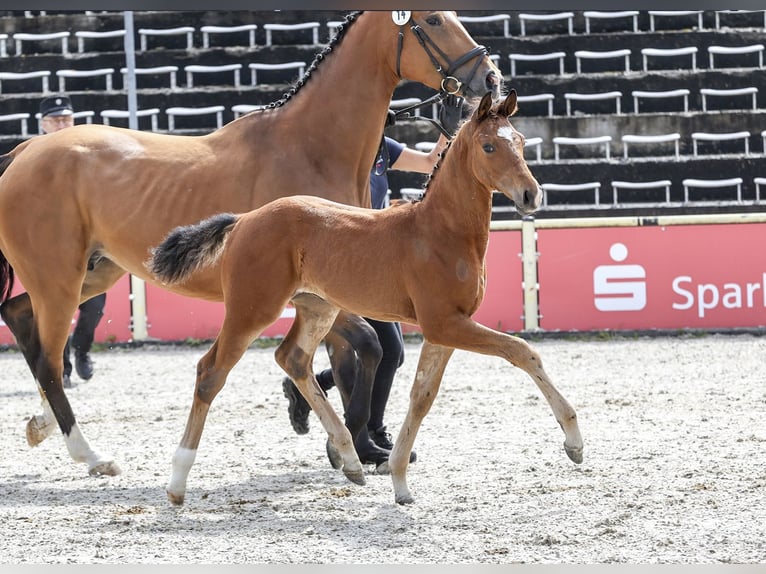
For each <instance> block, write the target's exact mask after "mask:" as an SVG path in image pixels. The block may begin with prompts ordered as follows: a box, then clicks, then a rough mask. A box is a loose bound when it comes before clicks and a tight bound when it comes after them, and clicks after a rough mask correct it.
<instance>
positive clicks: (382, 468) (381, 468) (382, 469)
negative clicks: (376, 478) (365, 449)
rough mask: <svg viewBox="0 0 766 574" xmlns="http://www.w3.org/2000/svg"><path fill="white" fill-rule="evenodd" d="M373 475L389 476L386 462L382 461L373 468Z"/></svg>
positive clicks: (389, 470)
mask: <svg viewBox="0 0 766 574" xmlns="http://www.w3.org/2000/svg"><path fill="white" fill-rule="evenodd" d="M375 474H391V467H390V466H389V465H388V461H387V460H384V461H383V462H381V463H380V464H379V465H378V466H376V467H375Z"/></svg>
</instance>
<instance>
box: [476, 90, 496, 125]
mask: <svg viewBox="0 0 766 574" xmlns="http://www.w3.org/2000/svg"><path fill="white" fill-rule="evenodd" d="M491 109H492V92H487V93H486V94H484V96H483V97H482V98H481V102H479V107H478V108H477V109H476V119H477V120H478V121H480V122H481V121H483V120H485V119H487V116H489V111H490V110H491Z"/></svg>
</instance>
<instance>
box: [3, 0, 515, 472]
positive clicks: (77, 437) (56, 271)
mask: <svg viewBox="0 0 766 574" xmlns="http://www.w3.org/2000/svg"><path fill="white" fill-rule="evenodd" d="M410 24H413V25H415V24H417V25H418V26H419V28H418V30H419V31H423V32H425V33H426V34H427V35H428V37H430V38H431V39H432V40H433V42H434V44H436V45H437V46H438V47H439V48H440V49H441V51H442V52H443V53H444V54H446V56H447V57H449V58H450V59H451V60H452V61H455V60H457V59H459V58H460V56H462V55H464V54H466V53H473V54H475V55H476V56H477V57H478V59H472V60H469V61H467V62H466V63H465V64H463V65H461V66H459V67H458V68H457V70H456V71H455V72H454V74H455V75H456V76H458V77H459V78H460V79H461V80H463V81H464V82H465V85H464V86H463V91H465V92H466V95H468V96H481V95H483V94H484V93H485V92H486V91H487V90H493V91H494V92H495V93H496V95H498V94H499V91H498V90H499V83H500V80H499V78H501V76H500V74H499V73H498V71H497V68H496V67H495V66H494V65H493V64H492V62H491V61H490V60H489V58H488V57H486V55H484V53H483V52H481V51H480V52H481V53H477V52H475V50H476V49H477V48H478V46H477V44H476V43H475V42H474V41H473V40H472V39H471V37H470V36H469V35H468V33H467V32H466V31H465V29H464V28H463V26H462V25H461V24H460V22H459V21H458V19H457V16H456V14H455V13H454V12H414V13H413V14H412V18H411V21H410V22H409V23H408V24H407V25H405V26H401V27H400V26H398V25H396V24H395V23H394V22H393V21H392V18H391V12H388V11H385V12H365V13H362V14H361V15H359V16H358V18H356V19H355V20H353V21H349V22H348V23H347V24H346V25H345V26H344V27H343V30H341V31H340V32H339V33H338V36H337V38H338V40H336V41H335V42H333V43H332V44H331V47H332V49H331V50H328V51H326V52H325V53H324V54H323V56H324V57H323V58H322V59H321V64H320V58H317V60H316V61H315V64H317V65H316V66H314V65H312V71H311V72H310V73H309V74H307V76H306V77H305V84H303V85H302V87H301V88H300V90H296V91H295V92H294V94H293V95H292V97H290V98H288V99H287V101H285V102H284V104H283V105H278V106H275V107H273V108H272V109H268V110H265V111H262V112H255V113H252V114H248V115H246V116H244V117H242V118H240V119H239V120H236V121H234V122H231V123H230V124H228V125H226V126H224V127H223V128H221V129H219V130H217V131H215V132H213V133H211V134H209V135H206V136H202V137H185V136H174V135H165V134H157V133H146V132H138V131H132V130H125V129H120V128H114V127H106V126H100V125H82V126H75V127H73V128H69V129H66V130H62V131H60V132H56V133H53V134H49V135H45V136H41V137H36V138H33V139H31V140H29V141H27V142H24V143H23V144H21V145H19V146H18V147H16V148H15V149H14V150H13V151H12V152H11V153H10V154H7V155H6V156H3V157H2V158H0V173H2V177H0V278H3V277H4V278H5V279H6V280H7V278H8V275H9V274H10V273H11V269H13V270H15V272H16V274H17V276H18V277H19V278H20V279H21V281H22V283H23V284H24V287H25V288H26V289H27V293H25V294H23V295H20V296H18V297H15V298H13V299H10V300H8V301H7V302H3V304H2V306H1V307H0V312H1V313H2V316H3V319H4V320H5V322H6V323H7V324H8V325H9V327H10V328H11V329H12V331H13V333H14V335H15V336H16V340H17V343H18V345H19V347H20V348H21V350H22V351H23V353H24V356H25V358H26V360H27V362H28V364H29V366H30V368H31V369H32V372H33V374H34V376H35V379H36V381H37V382H38V385H39V387H40V392H41V395H42V397H43V407H44V414H43V415H42V416H36V417H33V418H32V419H30V421H29V423H28V425H27V438H28V441H29V442H30V444H32V445H34V444H37V443H39V442H40V441H42V440H43V439H45V438H46V437H47V436H49V435H50V434H51V433H52V432H54V430H55V426H56V423H58V426H59V428H60V429H61V431H62V432H63V433H64V439H65V441H66V444H67V447H68V449H69V452H70V454H71V456H72V457H73V458H74V459H75V460H77V461H82V462H86V463H87V464H88V468H89V471H90V472H91V473H100V474H116V473H117V472H119V467H118V466H117V465H116V464H114V462H113V461H112V460H110V459H109V458H106V457H103V456H101V455H100V454H98V453H96V452H95V451H93V450H92V449H91V448H90V446H89V444H88V443H87V441H86V440H85V439H84V437H83V436H82V434H81V433H80V431H79V430H78V429H77V425H76V422H75V418H74V413H73V412H72V409H71V406H70V404H69V401H68V400H67V397H66V395H65V394H64V391H63V388H62V382H61V381H62V371H63V365H62V360H61V357H62V351H63V349H64V344H65V342H66V338H67V334H68V332H69V328H70V322H71V318H72V315H73V314H74V313H75V311H76V309H77V305H78V304H79V303H80V302H81V301H83V300H85V299H88V298H90V297H92V296H94V295H96V294H98V293H101V292H104V291H106V290H107V289H109V288H110V287H111V286H112V285H114V283H115V282H116V281H117V280H118V279H119V278H120V277H122V276H123V275H124V274H125V273H126V272H130V273H133V274H135V275H137V276H139V277H141V278H143V279H145V280H147V281H153V278H152V277H151V275H149V274H148V273H147V272H146V269H145V268H144V266H143V262H144V261H145V260H146V258H147V256H148V255H149V248H150V246H153V245H156V244H157V243H158V242H159V241H160V240H161V239H162V237H163V236H164V235H165V234H166V233H167V232H168V231H169V230H170V229H172V228H173V227H175V226H178V225H185V224H189V223H192V222H195V221H199V220H200V219H202V218H205V217H209V216H210V215H212V214H214V213H218V212H222V211H239V212H244V211H248V210H250V209H254V208H255V207H258V206H261V205H263V204H265V203H267V202H268V201H271V200H273V199H275V198H277V197H280V196H283V195H291V194H297V193H305V194H318V195H319V194H324V195H325V196H326V197H328V198H330V199H333V200H336V201H339V202H341V203H348V204H353V205H359V206H367V205H369V203H370V196H369V189H368V181H369V174H370V168H371V167H372V163H373V160H374V156H375V153H376V150H377V147H378V145H379V143H380V137H381V134H382V131H383V126H384V121H385V118H386V111H387V110H388V104H389V102H390V99H391V97H392V95H393V91H394V88H395V87H396V86H397V84H398V83H399V81H400V79H401V78H400V77H399V75H398V70H401V76H402V77H405V78H409V79H411V80H415V81H418V82H422V83H424V84H426V85H428V86H430V87H432V88H434V89H439V87H440V85H441V82H442V79H443V75H444V74H443V72H442V71H440V70H438V69H437V67H436V66H435V65H434V62H433V61H432V59H431V56H429V54H428V53H427V52H426V50H424V48H423V46H421V44H420V42H419V40H418V39H417V38H416V37H415V30H414V29H411V27H410ZM400 33H401V40H402V42H401V53H400V54H398V49H397V46H398V40H399V38H400ZM472 58H473V56H472ZM475 65H478V67H477V68H474V66H475ZM447 67H448V66H446V65H445V66H444V68H445V69H446V68H447ZM314 68H315V69H314ZM474 69H475V74H472V71H473V70H474ZM3 169H4V173H3ZM6 259H7V261H6ZM89 260H90V261H91V262H95V265H94V267H93V269H92V270H89V269H88V262H89ZM7 286H8V283H7V281H6V282H5V283H4V284H0V293H2V292H5V289H6V287H7ZM173 290H174V291H176V292H177V293H181V294H184V295H189V296H193V297H199V298H203V299H209V300H213V301H221V300H222V299H223V292H222V288H221V284H220V274H219V273H218V271H217V270H216V269H209V270H205V271H203V272H201V273H198V274H196V275H195V277H194V278H193V279H192V280H190V281H188V282H186V283H185V284H184V285H182V286H175V287H174V288H173ZM6 298H7V297H6ZM33 310H34V313H33ZM346 319H349V320H351V319H350V318H349V316H346ZM358 328H361V326H360V325H358V324H357V329H358ZM367 328H368V329H369V327H367ZM369 330H370V331H371V329H369ZM341 332H342V330H341ZM374 366H375V365H372V366H371V368H372V369H373V370H374ZM371 380H372V379H371V377H370V381H371ZM367 408H369V407H367ZM54 415H55V421H54ZM361 424H362V425H363V424H364V421H363V422H362V423H361Z"/></svg>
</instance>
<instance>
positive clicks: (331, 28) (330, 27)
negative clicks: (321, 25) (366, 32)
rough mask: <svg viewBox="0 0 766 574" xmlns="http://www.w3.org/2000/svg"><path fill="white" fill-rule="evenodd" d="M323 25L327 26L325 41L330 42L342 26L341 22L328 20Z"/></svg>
mask: <svg viewBox="0 0 766 574" xmlns="http://www.w3.org/2000/svg"><path fill="white" fill-rule="evenodd" d="M325 25H326V26H327V41H328V42H330V41H331V40H332V39H333V38H334V37H335V34H337V33H338V28H340V27H341V26H342V25H343V20H328V21H327V22H326V24H325Z"/></svg>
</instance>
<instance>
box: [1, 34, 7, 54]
mask: <svg viewBox="0 0 766 574" xmlns="http://www.w3.org/2000/svg"><path fill="white" fill-rule="evenodd" d="M6 57H8V34H0V58H6Z"/></svg>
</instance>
